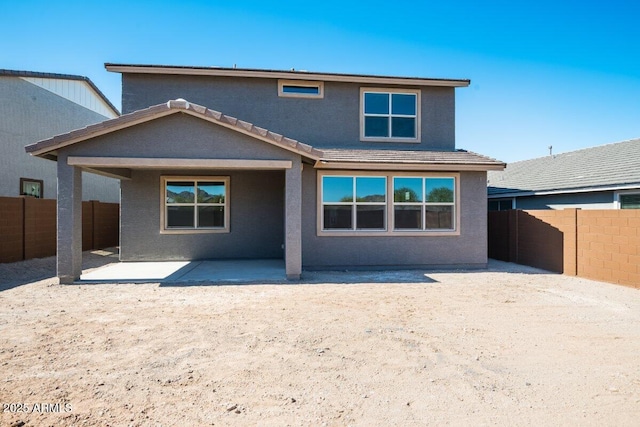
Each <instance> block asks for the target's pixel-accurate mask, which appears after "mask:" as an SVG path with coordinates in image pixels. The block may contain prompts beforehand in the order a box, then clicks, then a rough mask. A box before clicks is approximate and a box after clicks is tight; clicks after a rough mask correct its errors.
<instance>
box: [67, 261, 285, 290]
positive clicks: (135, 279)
mask: <svg viewBox="0 0 640 427" xmlns="http://www.w3.org/2000/svg"><path fill="white" fill-rule="evenodd" d="M286 281H287V275H286V273H285V263H284V261H283V260H277V259H255V260H203V261H166V262H118V263H113V264H108V265H106V266H103V267H100V268H97V269H94V270H91V271H86V272H85V273H83V274H82V275H81V276H80V280H79V283H161V284H168V283H181V284H185V285H188V284H190V283H192V284H198V283H210V284H248V283H281V282H286Z"/></svg>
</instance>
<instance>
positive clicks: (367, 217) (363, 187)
mask: <svg viewBox="0 0 640 427" xmlns="http://www.w3.org/2000/svg"><path fill="white" fill-rule="evenodd" d="M386 182H387V179H386V178H385V177H379V176H356V177H354V176H324V177H322V211H323V215H322V216H323V228H324V229H325V230H384V229H385V228H386V217H385V206H386V201H387V200H386V185H387V184H386Z"/></svg>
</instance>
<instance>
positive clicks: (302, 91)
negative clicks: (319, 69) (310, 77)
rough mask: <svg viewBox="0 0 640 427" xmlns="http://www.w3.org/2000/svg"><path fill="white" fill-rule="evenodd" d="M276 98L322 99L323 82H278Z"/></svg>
mask: <svg viewBox="0 0 640 427" xmlns="http://www.w3.org/2000/svg"><path fill="white" fill-rule="evenodd" d="M278 96H280V97H290V98H323V97H324V82H309V81H302V80H278Z"/></svg>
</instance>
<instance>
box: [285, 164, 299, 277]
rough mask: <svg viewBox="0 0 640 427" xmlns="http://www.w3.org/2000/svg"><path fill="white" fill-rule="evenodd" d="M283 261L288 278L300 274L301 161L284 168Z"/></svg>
mask: <svg viewBox="0 0 640 427" xmlns="http://www.w3.org/2000/svg"><path fill="white" fill-rule="evenodd" d="M284 224H285V225H284V234H285V241H284V263H285V272H286V274H287V279H288V280H300V275H301V274H302V162H300V161H297V162H293V166H292V167H291V168H290V169H285V221H284Z"/></svg>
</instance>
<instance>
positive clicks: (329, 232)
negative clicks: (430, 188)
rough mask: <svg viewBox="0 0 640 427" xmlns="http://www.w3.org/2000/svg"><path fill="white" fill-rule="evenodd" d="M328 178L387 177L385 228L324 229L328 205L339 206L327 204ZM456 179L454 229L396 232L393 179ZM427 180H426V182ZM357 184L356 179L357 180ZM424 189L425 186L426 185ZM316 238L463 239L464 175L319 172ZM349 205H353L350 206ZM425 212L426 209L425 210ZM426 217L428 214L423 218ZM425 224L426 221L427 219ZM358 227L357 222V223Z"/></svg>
mask: <svg viewBox="0 0 640 427" xmlns="http://www.w3.org/2000/svg"><path fill="white" fill-rule="evenodd" d="M325 176H345V177H354V178H355V177H386V183H387V187H386V194H385V200H386V211H385V229H384V230H370V229H366V230H355V229H349V230H334V229H326V230H325V229H324V205H325V204H327V205H333V204H336V205H337V204H338V203H323V198H322V178H323V177H325ZM405 177H407V178H413V177H416V178H453V179H454V203H453V214H452V215H453V223H454V228H453V229H451V230H444V229H423V230H418V229H408V230H395V229H394V228H393V225H394V224H395V212H394V207H395V203H394V201H393V182H394V179H393V178H405ZM423 181H424V180H423ZM354 182H355V179H354ZM423 186H424V184H423ZM316 196H317V197H316V213H317V215H316V217H317V221H316V235H317V236H319V237H325V236H326V237H337V236H354V237H356V236H361V237H367V236H422V237H425V236H433V237H436V236H459V235H460V230H461V226H460V212H461V200H460V173H445V172H443V173H439V172H428V173H420V172H382V171H381V172H375V171H371V172H361V171H357V172H355V171H341V170H335V171H318V174H317V182H316ZM379 203H381V202H379ZM347 204H349V203H347ZM433 205H444V203H433ZM423 209H424V208H423ZM423 216H424V215H423ZM423 221H424V220H423ZM354 224H355V223H354Z"/></svg>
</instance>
